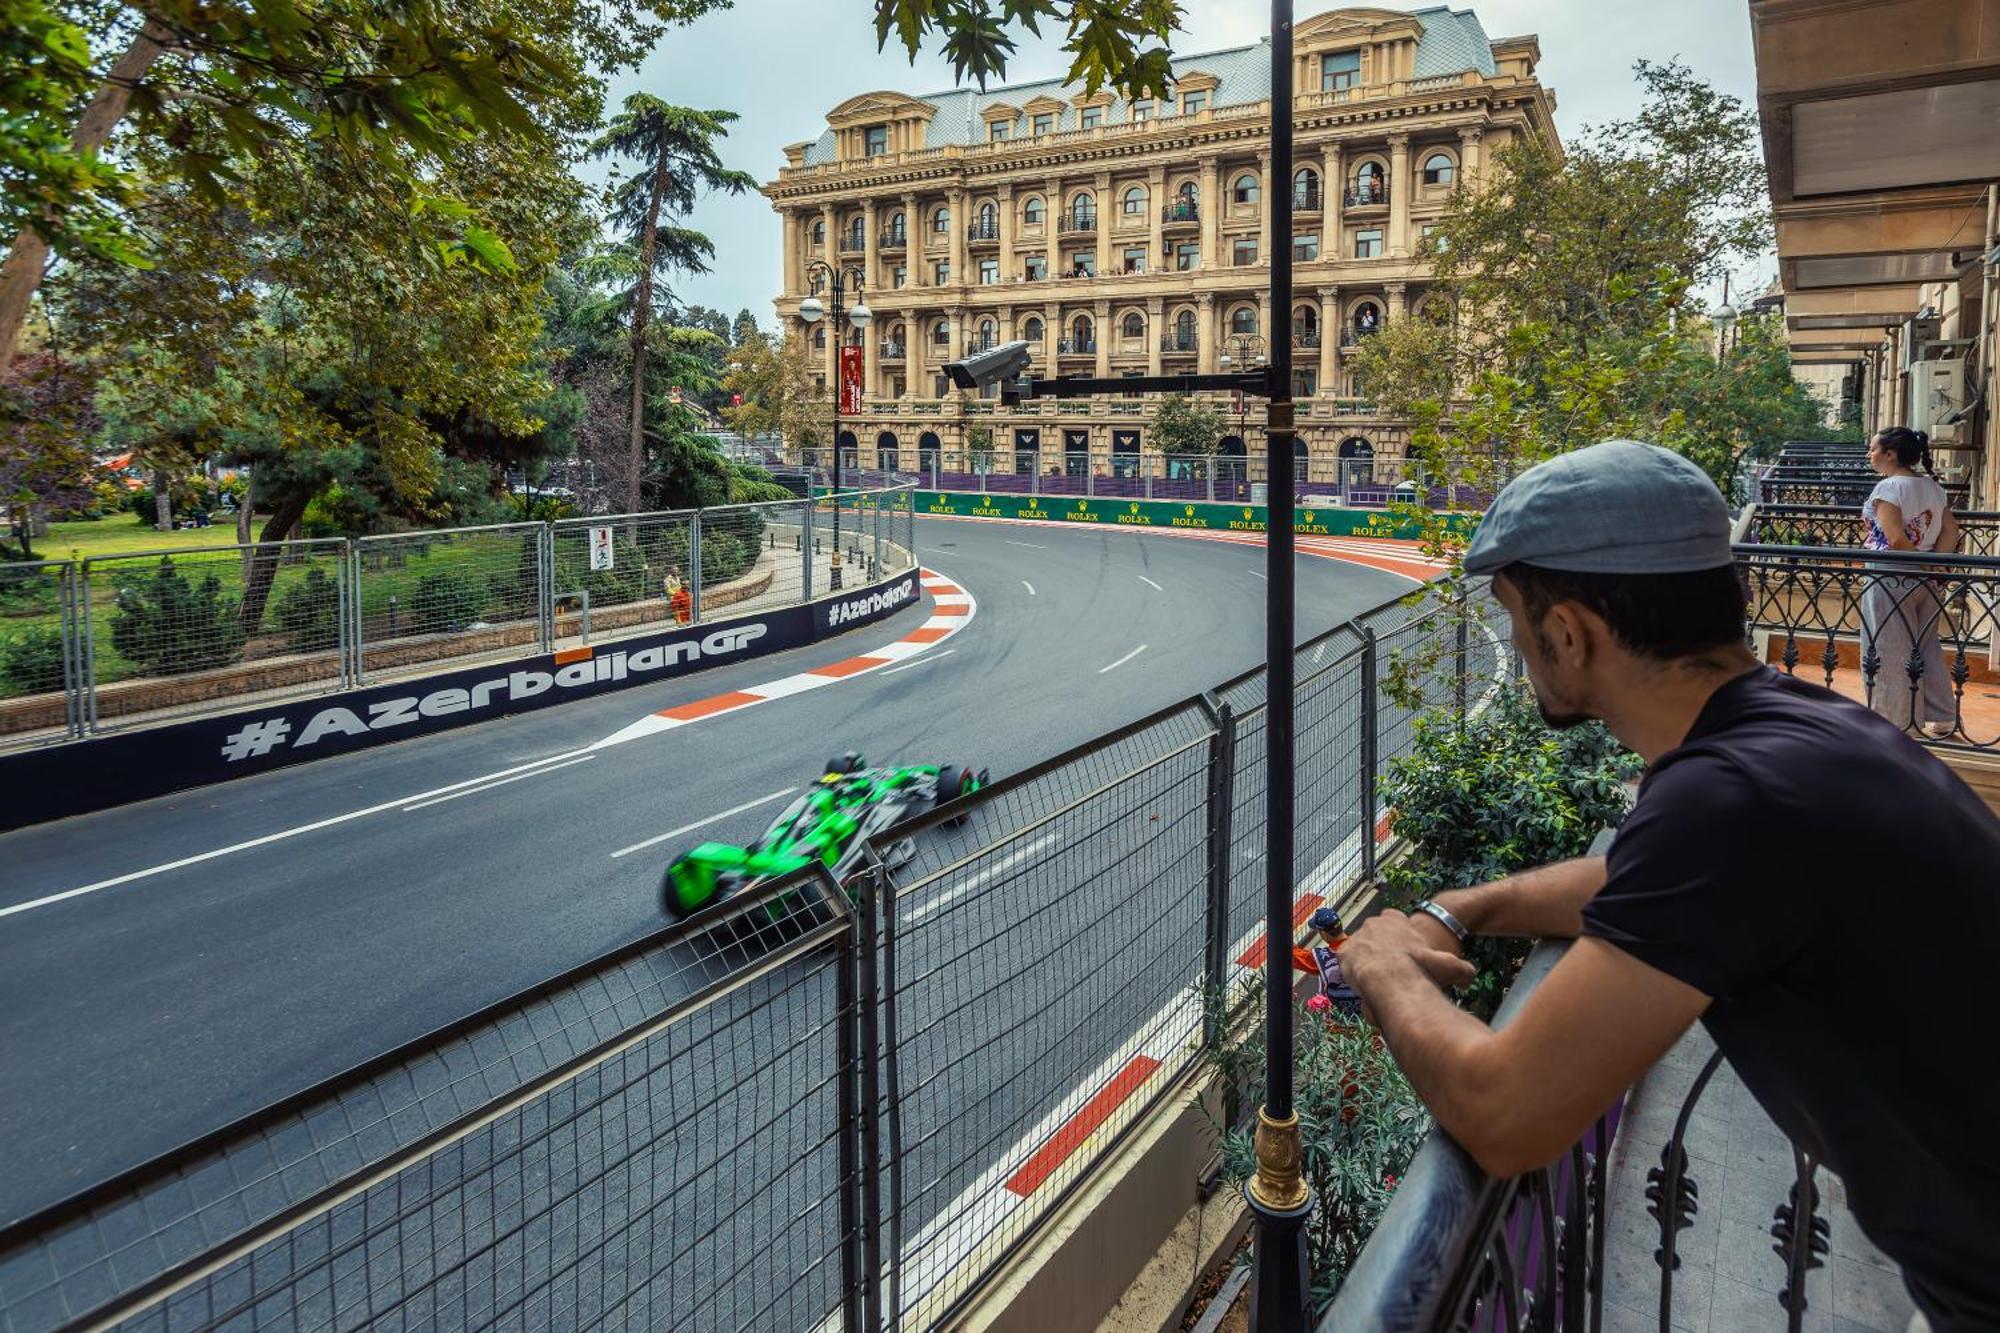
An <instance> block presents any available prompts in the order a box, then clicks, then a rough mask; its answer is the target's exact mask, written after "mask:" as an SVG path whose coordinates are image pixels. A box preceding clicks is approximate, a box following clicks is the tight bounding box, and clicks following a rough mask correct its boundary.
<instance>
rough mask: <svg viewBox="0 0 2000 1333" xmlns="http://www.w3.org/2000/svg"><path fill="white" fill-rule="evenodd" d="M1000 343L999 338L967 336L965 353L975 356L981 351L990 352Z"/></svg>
mask: <svg viewBox="0 0 2000 1333" xmlns="http://www.w3.org/2000/svg"><path fill="white" fill-rule="evenodd" d="M999 345H1000V340H999V339H998V338H967V339H966V340H965V354H966V355H967V356H974V355H977V354H978V353H980V352H990V351H992V350H993V349H994V348H996V347H998V346H999Z"/></svg>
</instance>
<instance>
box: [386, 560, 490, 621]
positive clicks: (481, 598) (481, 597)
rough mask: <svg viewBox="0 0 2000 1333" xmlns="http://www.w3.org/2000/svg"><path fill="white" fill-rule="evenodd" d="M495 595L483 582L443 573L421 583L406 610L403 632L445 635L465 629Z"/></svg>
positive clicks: (463, 575)
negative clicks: (449, 631)
mask: <svg viewBox="0 0 2000 1333" xmlns="http://www.w3.org/2000/svg"><path fill="white" fill-rule="evenodd" d="M492 598H493V594H492V592H491V590H490V589H489V588H488V587H487V586H486V584H485V583H484V582H483V581H481V580H480V579H477V578H473V577H471V576H469V575H465V574H458V573H454V572H452V571H451V570H439V571H437V572H436V573H434V574H426V575H424V576H423V577H422V578H420V579H418V580H417V588H416V591H415V592H414V593H413V594H412V595H411V597H410V600H409V603H408V605H407V607H406V608H405V610H404V622H403V625H402V627H401V628H402V631H403V632H404V633H406V634H442V633H444V632H446V631H448V630H459V629H464V628H465V627H466V626H467V625H470V624H471V623H472V622H473V621H475V620H477V619H479V616H480V613H481V612H483V611H484V610H485V609H486V607H487V605H488V603H490V602H491V601H492Z"/></svg>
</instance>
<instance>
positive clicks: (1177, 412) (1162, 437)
mask: <svg viewBox="0 0 2000 1333" xmlns="http://www.w3.org/2000/svg"><path fill="white" fill-rule="evenodd" d="M1228 428H1229V423H1228V421H1227V420H1225V419H1224V417H1223V415H1222V413H1220V412H1218V411H1216V410H1215V409H1214V408H1213V407H1210V406H1209V405H1208V404H1206V403H1202V402H1197V401H1196V400H1194V399H1192V398H1189V397H1188V396H1187V395H1185V394H1178V393H1169V394H1164V395H1162V396H1161V398H1160V401H1159V405H1158V406H1157V407H1155V408H1154V409H1153V419H1152V422H1151V426H1150V432H1149V437H1150V439H1151V440H1152V444H1153V447H1154V448H1156V449H1158V450H1159V451H1160V452H1161V453H1163V454H1196V455H1201V456H1203V457H1206V456H1208V455H1211V454H1213V453H1214V452H1215V450H1216V447H1217V446H1218V445H1219V444H1221V443H1222V435H1223V432H1224V431H1226V430H1227V429H1228Z"/></svg>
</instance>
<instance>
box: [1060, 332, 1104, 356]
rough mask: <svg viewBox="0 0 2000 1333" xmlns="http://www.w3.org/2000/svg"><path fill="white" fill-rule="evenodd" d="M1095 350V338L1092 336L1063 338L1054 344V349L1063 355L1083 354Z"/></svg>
mask: <svg viewBox="0 0 2000 1333" xmlns="http://www.w3.org/2000/svg"><path fill="white" fill-rule="evenodd" d="M1096 350H1097V339H1096V338H1095V337H1094V336H1093V337H1089V338H1064V339H1063V340H1062V341H1061V342H1059V343H1057V344H1056V351H1057V352H1058V353H1060V354H1061V355H1063V356H1083V355H1086V354H1089V353H1092V352H1095V351H1096Z"/></svg>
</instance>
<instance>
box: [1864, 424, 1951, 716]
mask: <svg viewBox="0 0 2000 1333" xmlns="http://www.w3.org/2000/svg"><path fill="white" fill-rule="evenodd" d="M1868 465H1869V466H1870V467H1872V468H1874V469H1875V471H1876V472H1877V473H1878V474H1880V476H1881V478H1882V480H1880V481H1878V482H1876V483H1875V489H1874V490H1872V491H1870V492H1868V498H1867V499H1866V500H1864V501H1863V502H1862V504H1861V522H1862V528H1863V532H1862V538H1861V544H1862V545H1863V546H1865V547H1867V548H1868V549H1869V550H1871V551H1951V550H1955V549H1957V547H1958V522H1957V520H1956V519H1954V518H1953V517H1952V516H1951V503H1950V501H1949V500H1947V499H1946V498H1945V493H1944V487H1942V486H1940V485H1938V484H1937V481H1936V480H1935V479H1934V478H1932V477H1929V476H1925V475H1923V474H1922V473H1919V472H1918V471H1917V468H1918V467H1920V466H1922V467H1925V468H1928V467H1929V466H1930V440H1929V439H1928V438H1926V436H1925V435H1924V433H1923V432H1922V431H1915V430H1910V429H1909V428H1908V427H1906V426H1891V427H1889V428H1888V429H1887V430H1884V431H1881V432H1879V433H1878V434H1877V435H1876V436H1875V438H1874V439H1872V440H1870V441H1869V442H1868ZM1894 569H1896V566H1892V565H1890V564H1889V563H1888V562H1887V561H1883V562H1880V563H1878V564H1875V565H1872V566H1870V567H1869V572H1868V573H1867V574H1865V575H1864V576H1863V577H1864V578H1866V579H1867V585H1866V588H1865V590H1864V591H1863V593H1862V595H1861V653H1862V658H1863V660H1864V661H1865V660H1866V659H1867V658H1868V656H1869V655H1870V654H1871V652H1872V654H1873V655H1874V658H1875V663H1876V665H1875V679H1874V683H1873V687H1872V688H1871V689H1870V690H1869V692H1868V706H1869V707H1870V708H1872V709H1874V710H1875V711H1876V712H1878V713H1880V714H1881V715H1882V716H1883V717H1886V718H1888V719H1889V720H1890V721H1891V722H1894V723H1895V724H1896V725H1897V726H1899V727H1902V728H1903V729H1904V730H1905V731H1908V730H1911V729H1912V727H1913V726H1917V727H1921V728H1922V729H1923V730H1924V731H1925V732H1927V733H1928V734H1930V735H1933V736H1948V735H1950V734H1951V732H1952V729H1953V727H1954V726H1955V725H1956V718H1957V715H1958V709H1957V701H1956V700H1955V699H1954V698H1953V696H1952V683H1951V677H1950V676H1949V675H1947V674H1946V672H1945V665H1944V650H1943V648H1942V647H1941V646H1940V645H1939V643H1938V622H1939V620H1940V619H1941V618H1942V617H1943V614H1944V607H1943V604H1942V603H1941V602H1940V601H1939V600H1938V595H1937V585H1936V584H1935V583H1934V582H1931V581H1929V580H1926V579H1922V578H1913V577H1908V576H1903V577H1898V576H1897V575H1896V574H1895V573H1892V572H1890V571H1892V570H1894Z"/></svg>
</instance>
